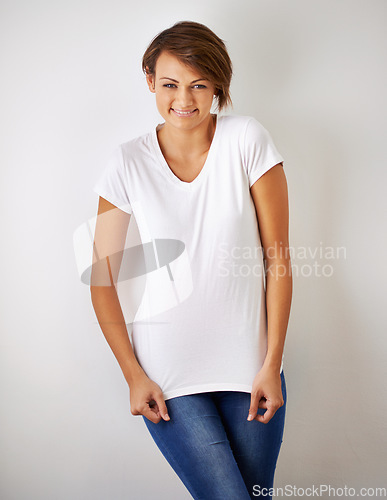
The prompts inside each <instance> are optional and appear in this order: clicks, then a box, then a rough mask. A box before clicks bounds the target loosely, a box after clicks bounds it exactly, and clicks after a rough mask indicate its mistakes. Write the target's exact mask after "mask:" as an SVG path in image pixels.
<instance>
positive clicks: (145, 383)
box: [129, 373, 170, 424]
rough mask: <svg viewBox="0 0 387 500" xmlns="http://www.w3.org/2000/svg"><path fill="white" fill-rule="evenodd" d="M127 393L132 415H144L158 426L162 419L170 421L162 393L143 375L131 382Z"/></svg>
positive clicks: (154, 383) (156, 385) (157, 386)
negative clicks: (128, 393)
mask: <svg viewBox="0 0 387 500" xmlns="http://www.w3.org/2000/svg"><path fill="white" fill-rule="evenodd" d="M129 391H130V412H131V414H132V415H144V417H146V418H147V419H148V420H150V421H151V422H153V423H155V424H158V423H159V422H160V420H161V419H162V418H163V419H164V420H169V419H170V418H169V415H168V410H167V406H166V404H165V401H164V397H163V391H162V390H161V388H160V386H159V385H158V384H156V382H154V381H153V380H151V379H150V378H149V377H148V376H147V375H146V374H145V373H144V374H141V375H139V376H138V377H136V378H135V379H133V380H132V381H131V383H130V384H129Z"/></svg>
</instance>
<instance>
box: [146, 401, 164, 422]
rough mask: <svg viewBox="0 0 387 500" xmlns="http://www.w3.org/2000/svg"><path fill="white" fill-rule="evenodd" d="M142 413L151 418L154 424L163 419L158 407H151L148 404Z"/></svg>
mask: <svg viewBox="0 0 387 500" xmlns="http://www.w3.org/2000/svg"><path fill="white" fill-rule="evenodd" d="M142 415H144V417H146V418H147V419H148V420H150V421H151V422H153V423H154V424H158V423H159V422H160V420H161V417H160V415H159V414H158V412H157V408H156V407H154V408H150V407H149V405H148V404H147V405H146V407H145V408H144V411H143V412H142Z"/></svg>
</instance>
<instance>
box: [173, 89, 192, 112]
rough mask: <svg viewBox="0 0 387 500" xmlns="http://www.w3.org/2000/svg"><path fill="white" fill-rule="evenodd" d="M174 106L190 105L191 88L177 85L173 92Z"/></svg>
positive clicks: (186, 106)
mask: <svg viewBox="0 0 387 500" xmlns="http://www.w3.org/2000/svg"><path fill="white" fill-rule="evenodd" d="M174 102H175V106H176V108H177V109H187V108H189V107H190V106H192V104H193V102H194V100H193V98H192V92H191V89H189V88H186V87H183V86H182V87H179V88H178V89H177V92H176V94H175V100H174Z"/></svg>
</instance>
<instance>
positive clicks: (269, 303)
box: [264, 258, 293, 371]
mask: <svg viewBox="0 0 387 500" xmlns="http://www.w3.org/2000/svg"><path fill="white" fill-rule="evenodd" d="M292 291H293V279H292V274H291V262H290V258H281V259H271V260H269V262H268V264H267V271H266V311H267V325H268V346H267V353H266V358H265V362H264V366H265V367H270V368H272V369H274V370H278V371H279V369H280V367H281V362H282V355H283V350H284V345H285V337H286V332H287V327H288V322H289V315H290V306H291V301H292Z"/></svg>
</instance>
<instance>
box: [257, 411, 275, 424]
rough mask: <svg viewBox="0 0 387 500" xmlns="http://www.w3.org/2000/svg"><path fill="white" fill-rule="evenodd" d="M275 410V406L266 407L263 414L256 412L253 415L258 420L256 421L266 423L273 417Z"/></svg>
mask: <svg viewBox="0 0 387 500" xmlns="http://www.w3.org/2000/svg"><path fill="white" fill-rule="evenodd" d="M276 411H277V408H273V407H268V408H267V410H266V411H265V413H264V414H263V415H259V414H258V415H257V416H256V417H255V420H258V422H262V423H263V424H267V423H268V422H269V421H270V420H271V419H272V418H273V417H274V414H275V412H276Z"/></svg>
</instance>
